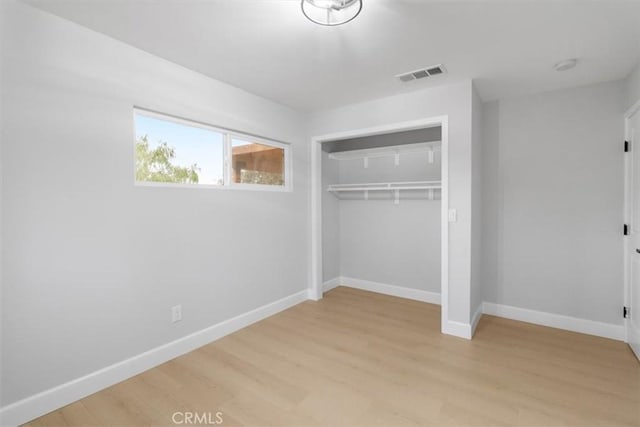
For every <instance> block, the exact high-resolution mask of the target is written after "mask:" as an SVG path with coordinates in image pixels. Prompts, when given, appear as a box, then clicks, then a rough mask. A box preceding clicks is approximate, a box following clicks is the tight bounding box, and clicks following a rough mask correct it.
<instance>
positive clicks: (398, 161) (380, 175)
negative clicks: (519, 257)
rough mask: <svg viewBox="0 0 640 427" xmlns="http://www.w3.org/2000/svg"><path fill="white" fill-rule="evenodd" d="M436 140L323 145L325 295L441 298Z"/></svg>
mask: <svg viewBox="0 0 640 427" xmlns="http://www.w3.org/2000/svg"><path fill="white" fill-rule="evenodd" d="M440 140H441V128H440V127H431V128H425V129H418V130H411V131H404V132H397V133H390V134H384V135H374V136H368V137H360V138H352V139H347V140H341V141H331V142H325V143H323V144H322V163H321V164H322V192H323V194H322V242H323V245H322V246H323V247H322V258H323V266H322V267H323V268H322V273H323V282H324V283H325V284H329V285H328V287H333V286H335V285H337V284H342V285H346V286H354V287H359V288H364V289H371V290H377V291H382V292H384V291H385V289H386V290H389V289H391V290H395V291H397V290H398V288H405V289H407V290H408V293H409V294H411V295H418V299H424V300H433V298H434V297H433V298H429V295H435V294H439V293H440V286H441V281H440V268H441V266H440V258H441V246H440V240H441V221H440V216H441V206H440V200H441V171H442V163H441V142H440ZM420 292H422V294H421V293H420ZM387 293H393V292H387ZM395 293H396V294H398V292H395ZM400 294H402V292H400ZM423 297H424V298H423Z"/></svg>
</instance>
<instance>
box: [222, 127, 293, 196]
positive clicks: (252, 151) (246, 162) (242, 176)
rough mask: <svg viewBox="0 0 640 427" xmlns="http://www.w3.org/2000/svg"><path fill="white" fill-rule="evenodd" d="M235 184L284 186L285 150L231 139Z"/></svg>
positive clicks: (232, 178)
mask: <svg viewBox="0 0 640 427" xmlns="http://www.w3.org/2000/svg"><path fill="white" fill-rule="evenodd" d="M231 164H232V165H233V173H232V174H231V180H232V181H231V182H233V183H234V184H262V185H284V148H281V147H274V146H271V145H265V144H259V143H256V142H252V141H246V140H244V139H236V138H232V139H231Z"/></svg>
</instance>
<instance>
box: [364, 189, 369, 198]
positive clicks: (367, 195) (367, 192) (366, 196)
mask: <svg viewBox="0 0 640 427" xmlns="http://www.w3.org/2000/svg"><path fill="white" fill-rule="evenodd" d="M364 199H365V200H369V190H364Z"/></svg>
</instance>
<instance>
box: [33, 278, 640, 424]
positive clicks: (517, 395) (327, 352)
mask: <svg viewBox="0 0 640 427" xmlns="http://www.w3.org/2000/svg"><path fill="white" fill-rule="evenodd" d="M176 411H182V412H192V413H193V412H195V413H201V414H202V413H215V412H217V411H220V412H222V415H223V420H224V422H223V424H222V425H223V426H225V425H226V426H279V427H287V426H292V427H306V426H308V427H317V426H394V427H396V426H398V427H401V426H464V425H469V426H518V427H521V426H522V427H529V426H551V427H555V426H603V427H604V426H606V427H609V426H636V427H638V426H640V364H639V363H638V361H637V360H636V359H635V358H634V356H633V355H632V354H631V352H630V351H629V350H628V348H627V347H626V345H625V344H624V343H621V342H617V341H613V340H607V339H603V338H598V337H593V336H588V335H582V334H577V333H572V332H567V331H561V330H558V329H552V328H546V327H541V326H535V325H530V324H526V323H522V322H515V321H511V320H506V319H501V318H498V317H493V316H484V317H483V318H482V320H481V321H480V324H479V325H478V328H477V331H476V336H475V337H474V339H473V340H472V341H467V340H463V339H459V338H456V337H450V336H446V335H442V334H441V333H440V307H438V306H435V305H431V304H426V303H421V302H417V301H410V300H406V299H402V298H395V297H389V296H386V295H380V294H375V293H371V292H365V291H360V290H356V289H350V288H343V287H338V288H336V289H334V290H332V291H330V292H328V293H327V294H326V295H325V298H324V299H323V300H321V301H318V302H312V301H309V302H305V303H302V304H299V305H297V306H295V307H292V308H290V309H289V310H286V311H284V312H282V313H279V314H277V315H275V316H272V317H270V318H268V319H265V320H263V321H261V322H259V323H256V324H254V325H251V326H249V327H247V328H245V329H243V330H241V331H238V332H236V333H234V334H231V335H229V336H227V337H225V338H222V339H220V340H218V341H216V342H214V343H212V344H209V345H206V346H204V347H201V348H200V349H198V350H195V351H193V352H191V353H189V354H186V355H184V356H181V357H178V358H176V359H174V360H172V361H170V362H167V363H165V364H163V365H161V366H158V367H156V368H154V369H151V370H149V371H147V372H145V373H143V374H140V375H138V376H136V377H134V378H131V379H129V380H127V381H124V382H122V383H120V384H117V385H115V386H113V387H110V388H108V389H106V390H103V391H101V392H99V393H96V394H94V395H92V396H89V397H87V398H85V399H82V400H80V401H78V402H75V403H73V404H71V405H69V406H66V407H64V408H61V409H59V410H57V411H54V412H52V413H50V414H48V415H45V416H44V417H41V418H38V419H37V420H34V421H32V422H31V423H29V424H28V425H29V426H60V427H67V426H71V427H72V426H94V425H95V426H108V425H113V426H138V425H154V426H156V425H158V426H160V425H162V426H165V425H167V426H169V425H175V424H174V422H173V420H172V419H171V418H172V414H174V413H175V412H176Z"/></svg>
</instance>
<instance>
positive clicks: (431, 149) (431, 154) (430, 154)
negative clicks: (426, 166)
mask: <svg viewBox="0 0 640 427" xmlns="http://www.w3.org/2000/svg"><path fill="white" fill-rule="evenodd" d="M427 154H428V155H429V163H433V148H431V147H429V151H427Z"/></svg>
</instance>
